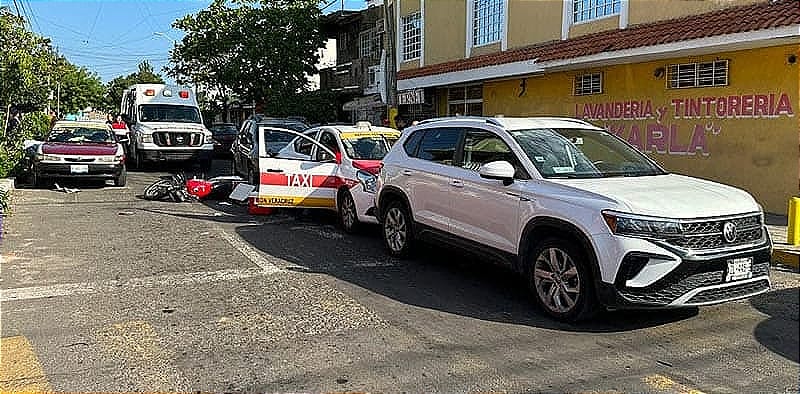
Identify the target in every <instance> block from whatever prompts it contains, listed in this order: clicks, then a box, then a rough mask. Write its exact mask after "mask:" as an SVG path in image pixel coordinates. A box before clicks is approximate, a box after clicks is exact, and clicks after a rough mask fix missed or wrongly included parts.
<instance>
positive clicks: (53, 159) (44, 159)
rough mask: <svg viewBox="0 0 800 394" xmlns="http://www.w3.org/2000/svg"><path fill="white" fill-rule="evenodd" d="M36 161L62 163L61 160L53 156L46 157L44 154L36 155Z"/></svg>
mask: <svg viewBox="0 0 800 394" xmlns="http://www.w3.org/2000/svg"><path fill="white" fill-rule="evenodd" d="M35 158H36V161H61V158H60V157H58V156H53V155H45V154H43V153H37V154H36V157H35Z"/></svg>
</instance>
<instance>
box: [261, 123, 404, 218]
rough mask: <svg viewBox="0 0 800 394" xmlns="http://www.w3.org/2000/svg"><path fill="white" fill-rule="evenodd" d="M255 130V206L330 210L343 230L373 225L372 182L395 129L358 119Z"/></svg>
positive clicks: (398, 136)
mask: <svg viewBox="0 0 800 394" xmlns="http://www.w3.org/2000/svg"><path fill="white" fill-rule="evenodd" d="M258 134H259V136H258V140H259V142H258V151H259V169H260V172H261V174H260V184H259V192H258V199H257V201H256V204H257V205H258V206H262V207H284V208H286V207H296V208H323V209H330V210H335V211H337V212H338V213H339V220H340V222H341V225H342V228H344V230H345V231H348V232H352V231H354V230H355V229H356V228H357V227H358V225H359V223H361V222H368V223H377V219H376V217H375V212H374V211H375V208H374V206H375V201H374V200H375V199H374V195H375V187H376V183H375V182H376V180H377V175H378V173H379V172H380V168H381V159H383V157H384V156H385V155H386V153H387V152H388V151H389V148H391V146H392V144H393V143H394V142H395V141H397V139H398V138H400V132H399V131H397V130H395V129H391V128H386V127H375V126H372V125H371V124H370V123H369V122H359V123H357V124H355V125H346V126H343V125H333V126H320V127H316V128H312V129H309V130H306V131H303V132H297V131H292V130H286V129H281V128H273V127H260V128H259V133H258Z"/></svg>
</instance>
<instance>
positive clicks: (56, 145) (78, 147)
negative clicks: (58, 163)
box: [42, 142, 117, 156]
mask: <svg viewBox="0 0 800 394" xmlns="http://www.w3.org/2000/svg"><path fill="white" fill-rule="evenodd" d="M42 153H44V154H48V155H77V156H110V155H114V154H116V153H117V144H87V143H82V144H74V143H60V142H45V143H44V144H42Z"/></svg>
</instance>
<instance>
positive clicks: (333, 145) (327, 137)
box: [316, 131, 339, 161]
mask: <svg viewBox="0 0 800 394" xmlns="http://www.w3.org/2000/svg"><path fill="white" fill-rule="evenodd" d="M319 143H320V144H322V146H324V147H326V148H328V149H330V150H331V152H333V153H338V152H339V143H338V142H337V141H336V136H334V135H333V133H331V132H330V131H322V134H320V136H319ZM332 159H333V157H330V154H329V153H328V152H326V151H324V150H322V149H317V157H316V160H318V161H325V160H332Z"/></svg>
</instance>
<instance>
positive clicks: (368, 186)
mask: <svg viewBox="0 0 800 394" xmlns="http://www.w3.org/2000/svg"><path fill="white" fill-rule="evenodd" d="M356 177H357V178H358V181H359V182H361V185H362V186H364V191H365V192H367V193H372V194H375V191H376V190H377V189H378V188H377V186H378V183H377V182H378V177H376V176H375V175H373V174H370V173H369V172H366V171H363V170H358V172H356Z"/></svg>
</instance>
